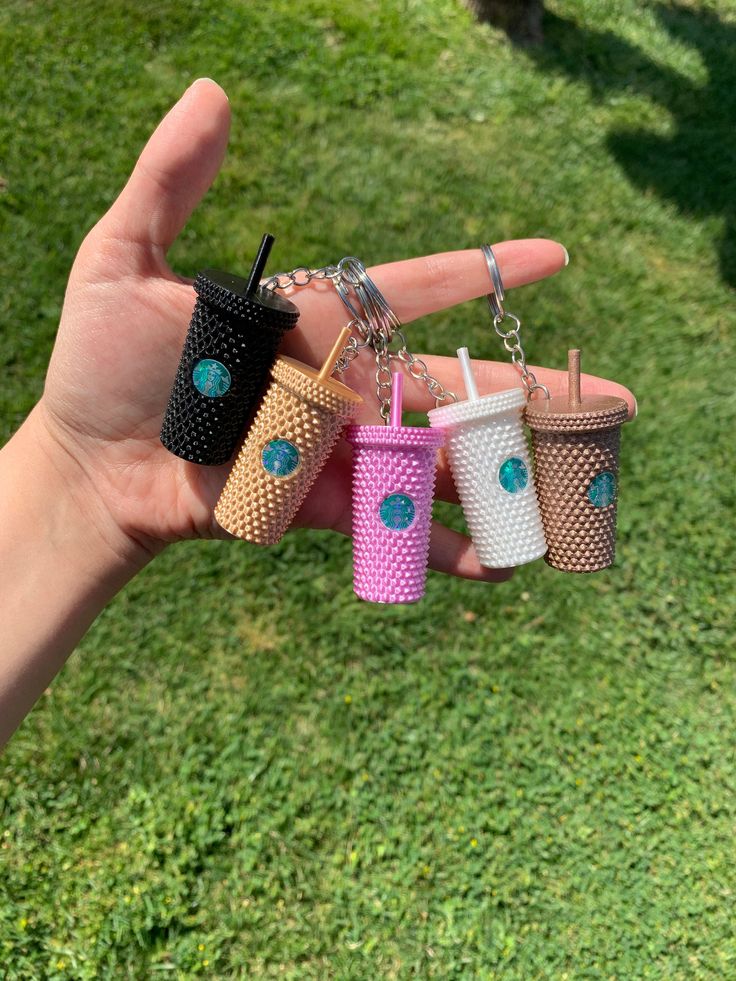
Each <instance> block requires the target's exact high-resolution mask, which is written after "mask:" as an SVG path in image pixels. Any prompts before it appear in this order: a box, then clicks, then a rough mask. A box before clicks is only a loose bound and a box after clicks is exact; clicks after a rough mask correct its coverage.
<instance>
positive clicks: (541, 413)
mask: <svg viewBox="0 0 736 981" xmlns="http://www.w3.org/2000/svg"><path fill="white" fill-rule="evenodd" d="M628 415H629V407H628V406H627V404H626V402H625V401H624V400H623V399H620V398H618V397H617V396H615V395H590V396H588V397H587V398H582V399H581V400H580V402H579V403H578V404H577V405H571V404H570V402H569V400H568V398H567V397H566V396H564V395H560V396H557V397H556V398H553V399H534V400H533V401H531V402H529V403H528V405H527V407H526V410H525V412H524V419H525V421H526V424H527V425H528V426H529V428H530V429H536V430H538V431H540V432H546V433H580V432H595V431H596V430H598V429H613V428H615V427H616V426H620V425H621V424H622V423H624V422H626V419H627V418H628Z"/></svg>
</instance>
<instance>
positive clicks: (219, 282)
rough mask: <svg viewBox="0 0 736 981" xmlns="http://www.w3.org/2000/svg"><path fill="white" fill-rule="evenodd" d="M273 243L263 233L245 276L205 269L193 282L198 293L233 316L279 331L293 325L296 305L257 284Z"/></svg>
mask: <svg viewBox="0 0 736 981" xmlns="http://www.w3.org/2000/svg"><path fill="white" fill-rule="evenodd" d="M273 242H274V238H273V235H269V234H268V232H266V234H265V235H264V236H263V238H262V239H261V244H260V246H259V248H258V254H257V255H256V257H255V260H254V262H253V266H252V268H251V271H250V275H249V277H248V279H244V278H243V277H242V276H234V275H233V274H232V273H227V272H223V271H222V270H221V269H204V270H203V271H202V272H201V273H200V274H199V275H198V276H197V278H196V280H195V281H194V289H195V291H196V292H197V295H198V296H200V297H201V298H202V299H203V300H204V302H205V303H211V304H212V305H213V306H216V307H219V308H220V310H224V311H225V312H226V313H229V314H231V316H233V317H246V318H247V319H248V320H255V321H256V322H258V323H259V324H262V325H265V326H271V327H277V328H279V329H280V330H288V329H289V328H290V327H293V326H294V324H295V323H296V322H297V320H298V318H299V308H298V307H296V306H295V305H294V304H293V303H292V302H291V301H290V300H287V299H286V297H285V296H279V295H278V293H275V292H274V291H273V290H267V289H264V288H263V286H259V285H258V283H259V281H260V279H261V276H262V275H263V270H264V269H265V268H266V262H267V261H268V256H269V253H270V252H271V246H272V245H273Z"/></svg>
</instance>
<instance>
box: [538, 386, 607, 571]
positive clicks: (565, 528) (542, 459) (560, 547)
mask: <svg viewBox="0 0 736 981" xmlns="http://www.w3.org/2000/svg"><path fill="white" fill-rule="evenodd" d="M533 404H534V403H531V404H530V410H531V406H533ZM530 410H527V413H526V418H527V422H528V423H529V426H530V427H531V428H532V447H533V450H534V475H535V481H536V485H537V495H538V497H539V506H540V510H541V512H542V523H543V525H544V534H545V537H546V539H547V545H548V552H547V562H548V563H549V564H550V565H551V566H553V567H554V568H555V569H560V570H561V571H563V572H597V571H598V570H600V569H605V568H607V567H608V566H610V565H612V564H613V560H614V557H615V552H616V504H617V497H618V495H617V493H615V492H614V494H613V500H612V501H611V503H609V504H607V505H606V506H603V507H600V506H598V507H597V506H596V505H595V504H594V503H593V502H592V501H591V499H590V497H589V492H590V489H591V483H592V481H593V480H594V479H595V478H596V477H597V476H598V475H599V474H602V473H605V472H608V473H611V474H612V475H613V478H614V480H615V481H616V482H617V481H618V469H619V445H620V438H621V422H622V421H623V419H624V418H625V417H626V408H625V404H624V408H623V410H621V411H619V412H618V413H613V414H611V413H609V414H608V415H607V416H606V417H605V418H602V419H600V420H599V423H602V424H603V425H604V426H607V428H602V429H595V428H593V427H594V426H595V425H596V420H595V419H591V418H590V414H588V416H589V418H588V419H587V420H582V419H578V420H575V419H567V420H565V419H564V417H563V418H560V417H557V419H555V418H552V419H544V418H543V417H541V416H540V417H539V418H538V419H535V417H534V415H533V411H530ZM586 422H587V426H588V428H589V429H591V428H592V429H593V431H592V432H591V431H588V432H585V431H583V430H582V428H581V427H582V425H583V424H584V423H586ZM611 422H614V425H613V426H610V425H609V424H610V423H611ZM537 423H538V424H539V425H540V426H543V427H544V428H542V429H537V428H535V427H536V425H537ZM555 430H557V431H555Z"/></svg>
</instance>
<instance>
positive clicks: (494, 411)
mask: <svg viewBox="0 0 736 981" xmlns="http://www.w3.org/2000/svg"><path fill="white" fill-rule="evenodd" d="M457 356H458V358H459V360H460V366H461V368H462V372H463V378H464V381H465V392H466V394H467V399H466V401H464V402H456V403H455V404H454V405H445V406H441V407H440V408H437V409H432V411H431V412H430V413H429V423H430V425H431V426H438V427H441V428H443V429H445V430H446V432H447V445H446V448H445V452H446V454H447V460H448V463H449V464H450V470H451V471H452V477H453V480H454V481H455V487H456V488H457V492H458V496H459V498H460V503H461V505H462V509H463V513H464V515H465V521H466V524H467V526H468V531H469V532H470V537H471V538H472V540H473V545H474V547H475V551H476V554H477V555H478V560H479V561H480V563H481V565H484V566H486V567H487V568H490V569H499V568H509V567H511V566H516V565H523V564H524V563H526V562H532V561H534V559H538V558H541V557H542V556H543V555H544V553H545V552H546V551H547V545H546V543H545V540H544V532H543V531H542V522H541V519H540V516H539V507H538V505H537V497H536V494H535V491H534V482H533V480H532V476H531V463H530V460H529V450H528V448H527V442H526V437H525V435H524V429H523V426H522V421H521V413H522V408H523V406H524V405H525V403H526V396H525V394H524V391H523V389H521V388H512V389H509V390H508V391H505V392H495V393H494V394H492V395H484V396H483V397H482V398H481V397H480V396H479V395H478V388H477V386H476V383H475V378H474V376H473V369H472V367H471V364H470V358H469V356H468V349H467V348H466V347H463V348H460V350H459V351H458V352H457Z"/></svg>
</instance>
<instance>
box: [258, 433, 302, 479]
mask: <svg viewBox="0 0 736 981" xmlns="http://www.w3.org/2000/svg"><path fill="white" fill-rule="evenodd" d="M300 461H301V456H300V454H299V450H298V449H297V448H296V446H294V444H293V443H290V442H289V440H288V439H272V440H271V441H270V442H269V443H266V445H265V446H264V447H263V452H262V453H261V463H262V464H263V469H264V470H265V471H266V473H270V474H271V476H272V477H290V476H291V475H292V474H293V473H294V471H295V470H296V468H297V467H298V466H299V463H300Z"/></svg>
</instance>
